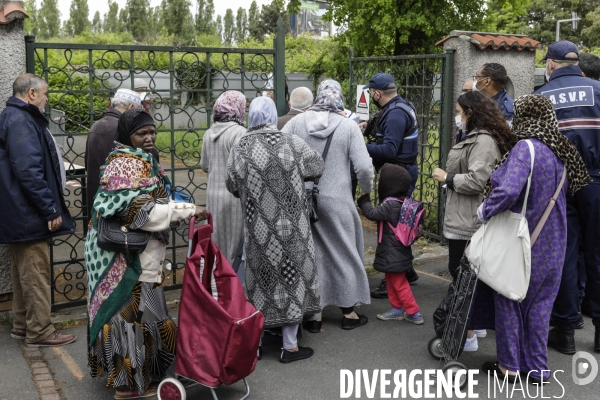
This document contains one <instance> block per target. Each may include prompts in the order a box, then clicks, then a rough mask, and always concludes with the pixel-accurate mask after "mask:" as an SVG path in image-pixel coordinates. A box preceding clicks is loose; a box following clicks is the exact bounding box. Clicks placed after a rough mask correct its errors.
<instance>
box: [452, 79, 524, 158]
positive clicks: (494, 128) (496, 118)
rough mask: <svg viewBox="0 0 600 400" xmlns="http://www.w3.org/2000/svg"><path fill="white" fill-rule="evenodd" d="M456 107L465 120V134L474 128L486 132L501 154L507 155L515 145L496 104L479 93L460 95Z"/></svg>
mask: <svg viewBox="0 0 600 400" xmlns="http://www.w3.org/2000/svg"><path fill="white" fill-rule="evenodd" d="M458 105H460V107H461V108H462V109H463V112H464V113H465V115H467V116H468V117H469V119H468V120H467V133H469V132H471V131H472V130H474V129H475V128H477V129H482V130H486V131H488V132H489V133H490V135H491V136H492V137H493V138H494V140H495V141H496V144H498V148H499V149H500V152H501V153H502V154H505V153H508V152H509V151H510V150H511V149H512V148H513V147H514V145H515V144H516V143H517V137H516V136H515V135H514V134H513V133H512V132H511V130H510V128H509V127H508V124H507V123H506V119H505V118H504V115H503V114H502V111H500V108H498V105H497V104H496V102H495V101H494V100H492V99H490V98H487V97H485V96H484V95H483V94H482V93H481V92H476V91H473V92H467V93H463V94H461V95H460V97H459V98H458Z"/></svg>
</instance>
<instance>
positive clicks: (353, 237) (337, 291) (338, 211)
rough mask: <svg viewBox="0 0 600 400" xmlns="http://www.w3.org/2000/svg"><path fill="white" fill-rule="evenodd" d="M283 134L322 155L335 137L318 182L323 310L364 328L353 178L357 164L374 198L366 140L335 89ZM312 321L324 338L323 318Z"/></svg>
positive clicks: (364, 290)
mask: <svg viewBox="0 0 600 400" xmlns="http://www.w3.org/2000/svg"><path fill="white" fill-rule="evenodd" d="M283 132H287V133H292V134H295V135H298V136H299V137H300V138H302V139H303V140H304V141H305V142H306V143H307V144H308V145H309V146H310V147H311V148H312V149H314V150H317V151H318V152H319V153H323V150H324V148H325V143H326V142H327V139H328V138H329V137H330V136H331V135H333V136H331V144H330V147H329V152H328V153H327V156H326V159H325V172H324V173H323V176H322V177H321V179H320V181H319V199H318V206H319V209H318V212H319V215H318V216H319V221H318V222H317V223H315V224H313V225H312V233H313V239H314V242H315V259H316V262H317V269H318V271H319V287H320V291H321V307H322V308H324V307H327V306H329V305H333V306H337V307H340V308H341V309H342V313H343V318H342V329H354V328H356V327H359V326H361V325H365V324H366V323H367V322H368V318H367V317H366V316H364V315H359V314H357V313H356V312H355V311H354V307H355V306H359V305H361V304H370V302H371V299H370V295H369V284H368V281H367V275H366V273H365V267H364V263H363V257H364V254H363V253H364V244H363V231H362V225H361V222H360V217H359V215H358V212H357V210H356V205H355V204H354V201H353V200H352V184H351V177H350V165H351V164H350V163H351V162H352V164H353V165H354V171H355V172H356V176H357V177H358V182H359V185H360V187H361V189H362V191H363V192H364V193H369V192H371V189H372V187H373V163H372V161H371V158H370V157H369V153H368V152H367V148H366V146H365V142H364V139H363V136H362V134H361V132H360V129H359V128H358V125H356V123H355V122H353V121H352V120H350V119H348V118H346V116H345V113H344V101H343V97H342V93H341V92H340V91H339V90H338V89H336V88H329V89H326V90H323V91H322V92H321V93H320V94H319V95H318V96H317V99H316V101H315V105H314V106H313V107H311V108H310V109H309V110H308V111H307V112H306V113H304V114H302V115H298V116H296V117H295V118H293V119H292V120H290V122H288V123H287V125H286V126H285V127H284V128H283ZM311 319H312V320H313V321H309V322H308V327H307V328H308V330H309V331H310V332H320V328H321V317H320V314H316V315H314V316H313V317H311Z"/></svg>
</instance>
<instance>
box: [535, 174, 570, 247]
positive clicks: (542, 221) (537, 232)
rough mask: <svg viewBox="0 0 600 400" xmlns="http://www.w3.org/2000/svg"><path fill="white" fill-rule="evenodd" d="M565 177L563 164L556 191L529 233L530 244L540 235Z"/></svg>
mask: <svg viewBox="0 0 600 400" xmlns="http://www.w3.org/2000/svg"><path fill="white" fill-rule="evenodd" d="M566 177H567V166H566V165H565V166H564V167H563V174H562V178H561V179H560V183H559V184H558V187H557V188H556V192H554V196H552V198H551V199H550V202H549V203H548V206H547V207H546V211H544V214H543V215H542V218H541V219H540V222H538V224H537V225H536V227H535V229H534V230H533V233H532V234H531V245H532V246H533V245H534V244H535V241H536V240H537V238H538V236H539V235H540V232H541V231H542V228H543V227H544V225H545V224H546V221H547V220H548V217H549V216H550V212H551V211H552V209H553V208H554V205H555V204H556V200H557V199H558V196H559V195H560V191H561V190H562V187H563V185H564V184H565V179H566Z"/></svg>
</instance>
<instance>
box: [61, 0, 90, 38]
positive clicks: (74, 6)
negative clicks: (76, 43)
mask: <svg viewBox="0 0 600 400" xmlns="http://www.w3.org/2000/svg"><path fill="white" fill-rule="evenodd" d="M89 14H90V9H89V7H88V2H87V0H71V8H70V10H69V21H68V22H67V23H66V31H67V32H66V33H67V35H70V36H78V35H81V34H82V33H83V32H84V31H85V30H86V29H89V28H90V20H89V19H88V15H89Z"/></svg>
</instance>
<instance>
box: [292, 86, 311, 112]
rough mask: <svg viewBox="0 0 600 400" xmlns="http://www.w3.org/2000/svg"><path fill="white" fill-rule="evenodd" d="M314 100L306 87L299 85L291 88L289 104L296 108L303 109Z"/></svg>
mask: <svg viewBox="0 0 600 400" xmlns="http://www.w3.org/2000/svg"><path fill="white" fill-rule="evenodd" d="M313 100H314V97H313V94H312V91H311V90H310V89H309V88H307V87H299V88H296V89H294V90H292V94H291V95H290V106H292V107H293V108H297V109H303V108H306V107H308V106H310V105H312V103H313Z"/></svg>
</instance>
